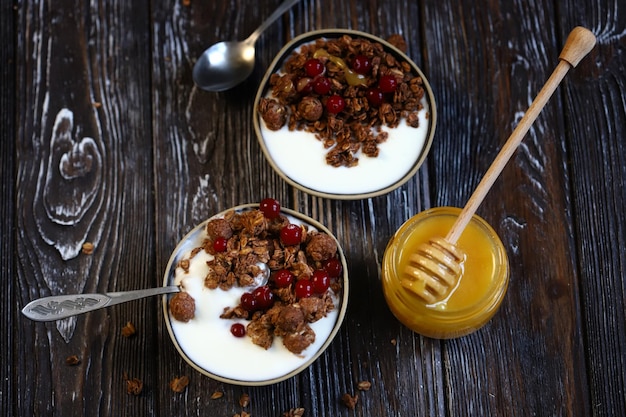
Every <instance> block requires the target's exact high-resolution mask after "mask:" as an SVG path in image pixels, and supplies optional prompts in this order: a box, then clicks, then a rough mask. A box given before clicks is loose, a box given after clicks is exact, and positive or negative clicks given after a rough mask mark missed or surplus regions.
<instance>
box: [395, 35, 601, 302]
mask: <svg viewBox="0 0 626 417" xmlns="http://www.w3.org/2000/svg"><path fill="white" fill-rule="evenodd" d="M595 43H596V37H595V36H594V34H593V33H591V31H589V30H588V29H585V28H583V27H580V26H579V27H576V28H574V29H573V30H572V31H571V32H570V34H569V36H568V37H567V41H566V42H565V46H564V47H563V50H562V51H561V54H560V55H559V64H558V65H557V67H556V68H555V69H554V71H553V72H552V75H551V76H550V78H549V79H548V81H546V83H545V85H544V86H543V88H542V89H541V91H540V92H539V94H538V95H537V97H535V100H534V101H533V102H532V103H531V105H530V107H529V108H528V110H527V111H526V114H525V115H524V117H523V118H522V120H520V122H519V124H518V125H517V127H516V128H515V129H514V130H513V133H511V136H510V137H509V138H508V139H507V141H506V143H505V144H504V146H503V147H502V149H501V150H500V153H498V155H497V156H496V159H495V160H494V161H493V163H492V164H491V166H490V167H489V169H488V170H487V172H486V173H485V176H484V177H483V179H482V180H481V182H480V183H479V184H478V186H477V187H476V189H475V190H474V193H473V194H472V196H471V197H470V199H469V200H468V201H467V204H466V205H465V207H464V208H463V210H461V213H460V214H459V217H458V218H457V219H456V221H455V223H454V224H453V225H452V228H451V229H450V231H449V232H448V235H447V236H446V237H445V238H441V237H434V238H432V239H430V240H429V242H428V243H423V244H421V245H420V246H419V247H418V248H417V250H416V252H415V253H413V254H411V255H410V257H409V263H408V265H407V266H406V268H405V270H404V276H403V278H402V280H401V284H402V286H403V287H404V288H406V289H408V290H410V291H412V292H413V293H415V294H416V295H418V296H419V297H421V298H422V299H423V300H424V301H426V302H427V303H431V304H432V303H435V302H437V301H441V300H443V299H444V298H445V297H446V296H447V295H448V293H449V292H450V291H451V290H452V288H454V287H455V285H456V284H457V282H458V280H459V278H460V275H461V272H462V263H463V261H464V259H465V253H464V252H463V251H462V250H461V249H460V248H458V247H457V246H456V243H457V241H458V239H459V237H460V236H461V234H462V233H463V230H465V227H466V226H467V225H468V223H469V222H470V220H471V218H472V216H473V215H474V214H475V213H476V210H477V209H478V206H479V205H480V204H481V203H482V201H483V200H484V199H485V196H486V195H487V192H489V190H490V189H491V186H492V185H493V183H494V182H495V180H496V179H497V177H498V176H499V175H500V173H501V172H502V170H503V169H504V166H505V165H506V164H507V162H508V161H509V159H510V158H511V156H512V155H513V153H514V152H515V150H516V149H517V147H518V146H519V144H520V143H521V141H522V139H523V138H524V136H525V135H526V133H527V132H528V129H530V126H531V125H532V124H533V123H534V121H535V119H536V118H537V116H538V115H539V113H540V112H541V110H542V109H543V108H544V106H545V105H546V103H547V101H548V100H549V99H550V97H551V96H552V94H553V93H554V91H555V90H556V88H557V87H558V85H559V84H560V82H561V81H562V80H563V78H564V77H565V75H566V74H567V72H568V71H569V69H570V68H572V67H575V66H576V65H578V63H579V62H580V60H581V59H583V58H584V57H585V55H587V54H588V53H589V52H590V51H591V49H593V47H594V45H595Z"/></svg>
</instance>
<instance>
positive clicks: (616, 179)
mask: <svg viewBox="0 0 626 417" xmlns="http://www.w3.org/2000/svg"><path fill="white" fill-rule="evenodd" d="M279 3H280V2H279V0H260V1H252V0H249V1H244V0H227V1H198V0H188V1H184V0H175V1H156V0H154V1H151V2H141V1H118V0H116V1H100V2H85V1H80V0H76V1H68V0H58V1H54V2H44V1H21V2H10V1H2V14H1V18H0V19H1V24H0V32H1V33H2V46H1V47H0V54H1V60H0V62H1V68H2V70H1V72H2V76H1V83H2V84H1V88H0V103H1V104H0V118H1V121H0V125H1V126H2V129H1V130H0V135H1V138H0V154H1V155H2V156H1V165H0V185H1V187H2V195H1V200H0V214H1V216H2V218H3V219H4V220H3V221H2V222H1V223H0V227H1V232H2V235H1V236H2V239H1V241H0V247H1V256H2V269H1V274H2V275H1V277H0V281H1V289H2V303H1V306H2V307H1V308H2V310H1V313H2V320H1V321H0V329H1V331H2V338H1V341H0V346H1V350H2V352H3V353H2V355H1V360H0V362H1V366H2V380H1V381H0V413H1V414H2V415H5V416H33V415H36V416H40V415H41V416H48V415H55V416H122V415H128V416H183V415H197V416H200V415H202V416H227V417H230V416H233V415H235V414H237V413H240V414H241V415H244V414H243V413H242V412H243V411H245V412H247V413H249V414H250V415H251V416H254V417H260V416H267V417H270V416H281V415H283V413H284V412H287V411H289V410H290V409H296V408H300V407H301V408H303V409H304V410H305V413H304V415H305V416H349V415H358V416H529V415H534V416H624V415H626V399H625V396H626V319H625V305H626V287H625V284H624V277H625V276H626V250H625V249H624V248H626V215H625V213H624V207H625V202H626V142H625V137H626V114H625V113H626V110H625V107H626V3H624V2H618V1H614V0H611V1H609V0H585V1H574V0H564V1H556V0H553V1H549V0H537V1H530V2H529V1H525V0H501V1H496V2H471V1H461V2H458V1H454V0H425V1H417V0H412V1H406V0H385V1H382V0H371V1H356V0H345V1H341V0H325V1H321V0H302V1H301V2H300V3H299V4H298V5H296V6H294V7H293V8H292V9H291V10H290V11H289V12H288V13H287V14H285V15H284V16H283V18H282V19H280V20H279V21H278V22H276V23H275V24H274V25H273V26H272V27H271V28H270V29H269V30H268V31H267V32H266V33H265V34H264V35H263V36H262V37H261V38H260V39H259V41H258V43H257V47H258V54H257V58H258V65H257V68H256V70H255V72H254V73H253V75H252V76H251V77H250V78H249V79H248V80H247V82H245V83H244V84H243V85H241V86H239V87H237V88H235V89H233V90H231V91H228V92H223V93H207V92H204V91H201V90H198V89H197V88H195V87H194V84H193V82H192V78H191V69H192V66H193V64H194V62H195V60H196V57H197V56H198V55H199V54H200V53H201V52H202V50H203V49H204V48H206V47H207V46H209V45H210V44H212V43H214V42H217V41H219V40H229V39H243V38H245V37H247V35H248V34H249V33H251V32H252V31H253V30H254V29H255V28H256V27H257V26H258V25H259V24H260V22H261V21H262V20H263V19H264V18H265V17H267V16H269V14H270V13H271V12H272V11H273V9H274V8H275V7H276V6H277V5H278V4H279ZM578 25H582V26H585V27H588V28H589V29H591V30H592V31H593V32H594V33H595V34H596V35H597V37H598V45H597V46H596V48H595V49H594V50H593V51H592V52H591V54H590V55H589V56H588V57H587V58H586V59H585V60H584V61H582V62H581V64H580V65H579V66H578V67H577V68H575V69H574V70H573V71H571V72H570V73H569V74H568V76H567V77H566V79H565V82H564V83H563V85H561V87H560V88H559V90H558V91H557V93H556V95H555V96H554V97H553V98H552V100H551V101H550V102H549V103H548V106H547V108H546V109H545V110H544V112H543V113H542V114H541V116H540V117H539V119H538V120H537V122H536V123H535V125H534V126H533V128H532V129H531V130H530V132H529V134H528V135H527V137H526V139H525V140H524V143H523V145H522V147H521V148H520V149H519V151H518V152H517V153H516V154H515V156H514V157H513V159H512V161H511V163H510V165H509V166H508V167H507V168H506V169H505V171H504V173H503V174H502V177H501V178H500V179H499V180H498V182H496V184H495V186H494V189H493V190H492V192H491V193H490V194H489V195H488V198H487V201H486V202H485V203H484V205H482V206H481V208H480V209H479V214H480V215H481V216H482V217H484V218H485V219H487V221H488V222H489V223H490V224H491V225H492V226H493V227H494V228H495V229H496V231H497V232H498V234H499V235H500V237H501V239H502V240H503V242H504V244H505V246H506V249H507V252H508V255H509V258H510V262H511V282H510V286H509V290H508V293H507V295H506V298H505V300H504V303H503V305H502V307H501V309H500V311H499V312H498V314H497V315H496V316H495V317H494V318H493V319H492V320H491V321H490V322H489V323H488V324H487V325H486V326H485V327H484V328H483V329H482V330H480V331H478V332H477V333H474V334H472V335H470V336H467V337H463V338H460V339H455V340H449V341H440V340H433V339H428V338H424V337H421V336H419V335H416V334H414V333H412V332H411V331H409V330H408V329H407V328H405V327H403V326H402V325H401V324H399V323H398V322H397V321H396V320H395V318H394V317H393V316H392V314H391V313H390V311H389V309H388V307H387V305H386V303H385V301H384V298H383V296H382V292H381V283H380V266H381V258H382V255H383V251H384V249H385V245H386V244H387V241H388V239H389V237H390V236H391V235H392V234H393V232H394V231H395V230H396V229H397V228H398V227H399V226H400V225H401V224H402V223H403V222H404V221H405V220H406V219H407V218H408V217H410V216H411V215H412V214H415V213H418V212H419V211H421V210H423V209H425V208H428V207H433V206H440V205H453V206H462V205H463V204H464V203H465V201H466V200H467V198H468V197H469V195H470V193H471V191H472V190H473V188H474V187H475V186H476V185H477V183H478V181H479V180H480V178H481V176H482V174H483V173H484V171H485V170H486V168H487V166H488V165H489V163H490V162H491V160H492V159H493V158H494V157H495V155H496V153H497V151H498V150H499V148H500V146H501V145H502V143H503V142H504V140H505V139H506V138H507V137H508V135H509V134H510V132H511V131H512V129H513V127H514V126H515V125H516V123H517V121H519V119H520V117H521V115H522V114H523V112H524V111H525V110H526V109H527V107H528V106H529V104H530V102H531V100H532V98H533V97H534V96H535V94H536V93H537V92H538V90H539V88H540V87H541V85H542V84H543V82H544V81H545V80H546V79H547V77H548V75H549V74H550V73H551V71H552V70H553V68H554V67H555V66H556V64H557V61H558V58H557V57H558V54H559V51H560V49H561V47H562V45H563V42H564V40H565V38H566V36H567V34H568V33H569V31H570V30H571V29H572V28H573V27H575V26H578ZM332 27H342V28H352V29H359V30H363V31H367V32H371V33H373V34H375V35H379V36H381V37H387V36H389V35H391V34H394V33H400V34H402V35H403V36H404V37H405V38H406V39H407V40H408V55H409V56H410V57H411V58H413V60H414V61H415V62H416V63H417V64H418V65H419V66H420V67H421V68H422V70H423V71H424V73H425V74H426V76H427V77H428V79H429V81H430V83H431V85H432V87H433V90H434V93H435V96H436V99H437V105H438V117H439V120H438V125H437V131H436V135H435V141H434V143H433V146H432V149H431V152H430V154H429V157H428V159H427V161H426V163H425V164H424V165H423V167H422V168H421V169H420V171H419V172H418V173H417V175H415V177H414V178H412V179H411V180H410V181H409V182H408V183H406V184H405V185H403V186H402V187H400V188H399V189H397V190H395V191H393V192H391V193H389V194H387V195H384V196H380V197H376V198H372V199H367V200H357V201H335V200H328V199H322V198H317V197H313V196H310V195H307V194H305V193H302V192H299V191H297V190H295V189H293V188H291V187H289V186H288V185H287V184H286V183H285V182H284V181H282V180H281V178H280V177H279V176H278V175H277V174H275V173H274V172H273V171H272V169H271V168H270V165H269V164H268V163H267V162H266V160H265V158H264V157H263V155H262V153H261V150H260V147H259V145H258V142H257V140H256V137H255V135H254V131H253V127H252V115H253V109H252V102H253V98H254V91H255V89H256V87H257V85H258V83H259V81H260V79H261V77H262V75H263V72H264V69H265V68H266V67H267V65H269V63H270V62H271V60H272V58H273V56H274V55H275V54H276V53H277V52H278V50H279V49H280V47H281V45H283V44H284V43H285V42H287V41H288V40H289V39H291V38H293V37H294V36H296V35H299V34H301V33H304V32H306V31H308V30H312V29H320V28H332ZM266 196H272V197H275V198H277V199H279V200H280V201H281V202H282V203H283V205H285V206H287V207H291V208H295V209H298V210H301V211H302V212H304V213H306V214H308V215H310V216H312V217H314V218H316V219H318V220H320V221H321V222H323V223H325V224H326V225H328V227H329V228H330V229H331V230H332V231H333V232H334V233H335V234H336V236H337V237H338V239H339V240H340V241H341V242H342V244H343V245H344V247H345V250H346V255H347V257H348V262H349V273H350V280H351V293H350V304H349V309H348V313H347V316H346V320H345V323H344V325H343V327H342V329H341V331H340V333H339V334H338V336H337V338H336V339H335V340H334V342H333V343H332V345H331V346H330V348H329V349H328V351H327V352H326V353H325V354H323V355H322V356H321V357H320V358H319V360H318V361H316V363H315V364H314V365H313V366H311V367H310V368H309V369H307V370H306V371H304V372H303V373H301V374H300V375H298V376H296V377H294V378H291V379H289V380H287V381H285V382H282V383H279V384H276V385H273V386H267V387H240V386H231V385H227V384H223V383H220V382H217V381H214V380H212V379H210V378H208V377H205V376H203V375H200V374H199V373H197V372H195V371H194V370H193V369H192V368H191V367H190V366H188V365H187V364H186V363H185V362H184V361H183V360H182V359H181V358H180V357H179V356H178V355H177V353H176V351H175V349H174V347H173V345H172V343H171V341H170V340H169V337H168V334H167V331H166V328H165V324H164V321H163V317H162V313H161V305H160V299H159V298H158V297H156V298H152V299H146V300H142V301H136V302H132V303H128V304H125V305H120V306H116V307H112V308H109V309H105V310H100V311H98V312H94V313H90V314H86V315H82V316H80V317H78V318H74V319H68V320H63V321H59V322H56V323H55V322H52V323H35V322H32V321H30V320H28V319H26V318H25V317H23V316H22V315H21V313H20V310H21V308H22V307H23V306H24V305H25V304H26V303H27V302H29V301H30V300H32V299H34V298H37V297H40V296H46V295H52V294H63V293H73V292H104V291H122V290H130V289H137V288H147V287H152V286H158V285H160V284H161V283H162V274H163V271H164V268H165V265H166V263H167V260H168V258H169V255H170V252H171V251H172V249H173V248H174V246H175V245H176V243H177V241H178V240H179V239H180V238H181V237H182V236H183V235H184V234H185V233H186V232H187V231H188V230H190V229H191V228H192V227H193V226H194V225H195V224H197V223H199V222H201V221H202V220H204V219H205V218H207V217H208V216H210V215H212V214H214V213H216V212H218V211H221V210H222V209H225V208H228V207H231V206H234V205H237V204H242V203H249V202H257V201H259V200H260V199H261V198H263V197H266ZM85 242H90V243H93V246H94V248H93V253H91V254H86V253H84V252H83V251H82V247H83V244H84V243H85ZM127 322H132V323H133V324H134V325H135V326H136V329H137V332H136V334H135V336H134V337H131V338H127V337H124V336H123V335H122V328H123V327H124V326H125V325H126V323H127ZM72 356H76V359H77V360H78V361H79V363H78V364H76V365H73V366H72V365H68V364H67V363H66V358H68V357H72ZM180 376H188V377H189V379H190V384H189V386H188V387H187V389H186V390H185V391H184V392H183V393H174V392H172V391H171V390H170V388H169V386H168V384H169V382H170V380H171V379H172V378H174V377H180ZM126 378H131V379H132V378H137V379H140V380H141V381H142V382H143V390H142V392H141V393H140V395H137V396H135V395H131V394H128V393H127V389H126V382H125V379H126ZM360 381H369V382H371V389H370V390H369V391H359V390H358V387H357V385H358V383H359V382H360ZM215 392H220V393H223V396H222V397H221V398H218V399H214V398H212V397H213V393H215ZM244 393H245V394H248V395H249V396H250V404H249V405H248V406H246V407H245V408H243V407H241V406H240V404H239V398H240V396H241V395H242V394H244ZM345 393H349V394H357V393H358V394H359V400H358V402H357V404H356V407H355V408H354V410H349V409H348V408H347V407H346V406H345V405H343V403H342V402H341V399H340V398H341V396H342V395H343V394H345Z"/></svg>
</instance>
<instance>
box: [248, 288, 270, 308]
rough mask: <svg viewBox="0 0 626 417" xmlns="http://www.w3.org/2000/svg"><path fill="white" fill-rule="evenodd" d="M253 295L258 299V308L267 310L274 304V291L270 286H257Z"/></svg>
mask: <svg viewBox="0 0 626 417" xmlns="http://www.w3.org/2000/svg"><path fill="white" fill-rule="evenodd" d="M252 296H253V297H254V299H255V300H256V305H257V308H259V309H261V310H267V309H268V308H270V307H271V306H272V304H274V293H272V290H270V287H268V286H267V285H263V286H261V287H259V288H255V290H254V291H252Z"/></svg>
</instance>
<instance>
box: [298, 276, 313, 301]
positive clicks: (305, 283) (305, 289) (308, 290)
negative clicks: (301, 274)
mask: <svg viewBox="0 0 626 417" xmlns="http://www.w3.org/2000/svg"><path fill="white" fill-rule="evenodd" d="M294 292H295V293H296V297H297V298H307V297H310V296H312V295H313V284H312V283H311V281H310V280H308V279H301V280H300V281H298V282H296V287H295V290H294Z"/></svg>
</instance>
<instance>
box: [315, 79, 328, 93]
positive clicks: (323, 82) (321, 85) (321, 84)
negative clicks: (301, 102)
mask: <svg viewBox="0 0 626 417" xmlns="http://www.w3.org/2000/svg"><path fill="white" fill-rule="evenodd" d="M313 91H315V92H316V93H317V94H319V95H320V96H323V95H324V94H328V92H329V91H330V80H329V79H328V78H326V77H317V78H316V79H315V80H313Z"/></svg>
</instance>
